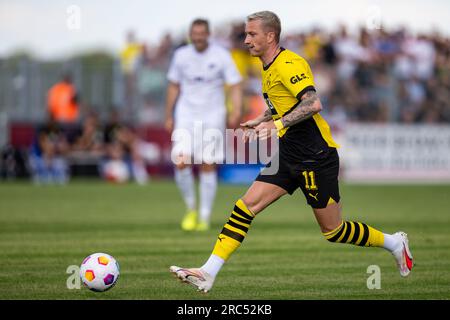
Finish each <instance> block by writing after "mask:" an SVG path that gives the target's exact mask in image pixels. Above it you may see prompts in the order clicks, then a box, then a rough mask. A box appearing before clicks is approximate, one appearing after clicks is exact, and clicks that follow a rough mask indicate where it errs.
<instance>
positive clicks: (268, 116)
mask: <svg viewBox="0 0 450 320" xmlns="http://www.w3.org/2000/svg"><path fill="white" fill-rule="evenodd" d="M269 120H272V112H271V111H270V109H267V110H266V111H265V112H264V114H263V115H262V120H261V122H265V121H269Z"/></svg>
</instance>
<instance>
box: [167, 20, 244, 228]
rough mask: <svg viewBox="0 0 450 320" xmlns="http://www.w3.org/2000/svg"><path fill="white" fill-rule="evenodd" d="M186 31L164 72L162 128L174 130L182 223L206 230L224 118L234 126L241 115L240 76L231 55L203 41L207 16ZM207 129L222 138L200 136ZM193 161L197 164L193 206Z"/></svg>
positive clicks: (220, 161) (214, 184) (215, 181)
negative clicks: (187, 41)
mask: <svg viewBox="0 0 450 320" xmlns="http://www.w3.org/2000/svg"><path fill="white" fill-rule="evenodd" d="M189 35H190V40H191V44H188V45H185V46H183V47H180V48H178V49H177V50H176V51H175V53H174V55H173V58H172V61H171V65H170V68H169V72H168V75H167V78H168V80H169V84H168V88H167V98H166V122H165V126H166V129H167V130H168V131H170V132H173V133H172V141H173V146H172V160H174V162H175V181H176V183H177V186H178V188H179V189H180V191H181V194H182V196H183V199H184V202H185V204H186V211H187V213H186V215H185V216H184V218H183V220H182V222H181V227H182V229H183V230H186V231H194V230H196V231H204V230H208V229H209V226H210V216H211V211H212V207H213V203H214V198H215V195H216V189H217V169H216V164H217V163H222V161H223V158H224V152H223V151H224V141H225V140H224V133H225V126H226V122H228V126H229V127H231V128H235V127H236V126H237V125H238V124H239V120H240V117H241V104H242V90H241V85H240V84H241V80H242V79H241V76H240V74H239V71H238V70H237V68H236V66H235V64H234V62H233V60H232V58H231V55H230V53H229V52H228V51H227V50H226V49H225V48H222V47H220V46H218V45H215V44H212V43H210V42H209V41H208V38H209V35H210V32H209V23H208V21H207V20H204V19H196V20H194V21H193V22H192V24H191V27H190V34H189ZM225 85H227V86H228V87H229V95H230V96H229V99H230V104H231V108H230V109H231V110H230V111H229V113H228V116H227V109H226V106H225V99H226V92H225ZM211 129H214V130H216V131H213V132H219V133H220V134H221V135H222V139H214V138H213V139H212V137H211V135H210V134H209V135H204V134H199V133H205V132H208V131H209V132H211V131H212V130H211ZM194 133H195V134H194ZM211 150H212V151H213V152H211ZM192 164H199V165H200V170H199V182H200V186H199V192H200V203H199V206H198V207H197V203H196V192H195V182H194V175H193V170H192Z"/></svg>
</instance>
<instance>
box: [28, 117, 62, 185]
mask: <svg viewBox="0 0 450 320" xmlns="http://www.w3.org/2000/svg"><path fill="white" fill-rule="evenodd" d="M68 150H69V145H68V143H67V139H66V137H65V135H64V132H63V131H62V130H61V128H60V126H59V125H58V123H57V122H56V121H55V119H54V118H52V117H49V120H48V122H47V123H46V124H45V125H44V126H43V127H42V128H40V129H39V130H38V134H37V137H36V138H35V140H34V142H33V144H32V146H31V150H30V157H29V161H30V168H31V173H32V177H33V182H34V183H36V184H47V183H58V184H65V183H67V182H68V180H69V172H68V165H67V161H66V154H67V152H68Z"/></svg>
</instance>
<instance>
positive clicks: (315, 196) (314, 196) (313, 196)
mask: <svg viewBox="0 0 450 320" xmlns="http://www.w3.org/2000/svg"><path fill="white" fill-rule="evenodd" d="M308 195H309V196H311V197H312V198H314V199H316V201H319V199H317V196H318V195H319V193H316V194H315V195H313V194H312V193H308Z"/></svg>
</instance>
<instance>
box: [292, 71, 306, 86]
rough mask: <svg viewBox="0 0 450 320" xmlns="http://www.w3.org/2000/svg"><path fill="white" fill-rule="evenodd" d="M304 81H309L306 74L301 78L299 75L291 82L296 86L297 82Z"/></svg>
mask: <svg viewBox="0 0 450 320" xmlns="http://www.w3.org/2000/svg"><path fill="white" fill-rule="evenodd" d="M303 79H309V77H308V76H305V74H304V73H302V74H301V75H300V76H299V75H295V76H293V77H292V78H291V79H290V80H291V83H292V84H296V83H297V82H300V81H302V80H303Z"/></svg>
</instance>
